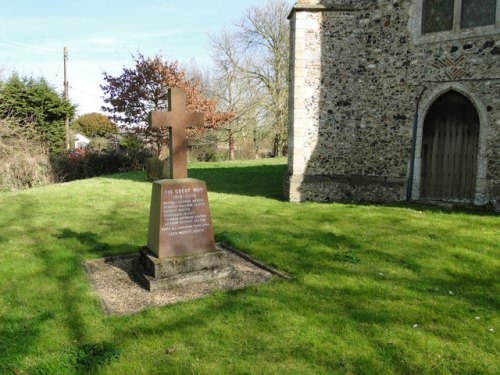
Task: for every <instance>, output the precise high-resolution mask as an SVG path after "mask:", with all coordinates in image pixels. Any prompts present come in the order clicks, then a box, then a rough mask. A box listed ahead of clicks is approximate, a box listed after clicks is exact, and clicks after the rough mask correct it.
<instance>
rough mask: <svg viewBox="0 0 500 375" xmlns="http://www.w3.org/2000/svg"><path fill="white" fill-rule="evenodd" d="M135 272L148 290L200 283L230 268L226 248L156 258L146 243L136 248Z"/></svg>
mask: <svg viewBox="0 0 500 375" xmlns="http://www.w3.org/2000/svg"><path fill="white" fill-rule="evenodd" d="M139 255H140V265H141V269H139V270H138V271H139V272H138V276H139V278H140V280H141V283H142V284H143V286H144V287H145V288H146V289H147V290H149V291H156V290H165V289H170V288H173V287H176V286H182V285H186V284H192V283H202V282H208V281H211V280H217V279H220V278H224V277H228V276H230V275H231V274H232V272H233V268H232V266H231V265H230V264H229V261H228V259H227V254H226V252H224V251H222V250H220V249H218V248H217V250H216V251H213V252H207V253H200V254H189V255H185V256H177V257H165V258H157V257H156V256H155V255H154V254H153V253H152V252H151V251H150V250H149V249H148V248H147V247H143V248H141V249H140V250H139Z"/></svg>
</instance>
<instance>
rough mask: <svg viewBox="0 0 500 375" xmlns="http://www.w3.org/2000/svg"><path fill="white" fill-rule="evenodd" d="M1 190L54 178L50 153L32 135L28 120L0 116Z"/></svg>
mask: <svg viewBox="0 0 500 375" xmlns="http://www.w3.org/2000/svg"><path fill="white" fill-rule="evenodd" d="M0 160H1V162H0V190H16V189H23V188H30V187H34V186H38V185H45V184H49V183H51V182H53V181H54V176H53V173H52V168H51V164H50V160H49V154H48V151H47V149H46V148H45V147H44V145H43V144H42V143H41V142H40V140H39V139H37V138H33V129H32V125H31V124H23V126H20V125H19V122H18V121H17V120H15V119H12V118H6V119H0Z"/></svg>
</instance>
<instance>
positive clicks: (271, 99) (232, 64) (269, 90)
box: [211, 0, 290, 155]
mask: <svg viewBox="0 0 500 375" xmlns="http://www.w3.org/2000/svg"><path fill="white" fill-rule="evenodd" d="M289 11H290V5H289V3H288V2H287V1H285V0H268V2H267V3H266V4H264V5H262V6H253V7H251V8H249V9H248V10H247V12H246V13H245V15H244V16H243V17H242V19H241V20H240V21H239V22H237V23H236V24H235V27H234V29H232V30H231V31H222V32H221V33H219V34H218V35H217V36H212V37H211V45H212V51H213V53H212V57H213V59H214V62H215V66H216V67H217V69H218V70H219V73H220V74H222V75H224V74H225V75H226V83H225V87H226V93H225V95H226V102H227V103H226V104H227V105H228V106H229V108H233V110H234V111H235V112H236V113H248V111H245V110H244V109H243V108H238V103H236V102H235V100H236V98H237V97H238V95H236V93H235V92H234V90H235V87H242V84H241V83H242V82H244V83H245V85H244V86H245V87H246V88H247V90H246V92H247V93H248V89H249V88H251V89H253V90H251V91H252V92H254V93H257V95H258V97H259V100H258V106H259V107H260V110H262V111H263V112H264V114H265V115H266V116H264V117H265V119H266V121H267V122H268V123H269V126H270V128H271V129H272V134H273V154H274V155H281V154H284V153H286V149H285V145H286V141H287V114H288V55H289V27H288V21H287V15H288V13H289ZM247 99H248V98H247ZM221 100H222V99H221V98H219V102H220V101H221ZM250 102H251V101H250ZM247 103H248V102H247ZM253 103H254V105H255V100H254V101H253ZM237 119H238V116H236V118H235V120H234V121H233V123H234V122H235V121H237Z"/></svg>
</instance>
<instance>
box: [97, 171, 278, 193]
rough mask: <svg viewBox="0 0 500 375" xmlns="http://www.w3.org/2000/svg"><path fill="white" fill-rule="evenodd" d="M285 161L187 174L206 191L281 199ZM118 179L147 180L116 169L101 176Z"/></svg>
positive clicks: (135, 173)
mask: <svg viewBox="0 0 500 375" xmlns="http://www.w3.org/2000/svg"><path fill="white" fill-rule="evenodd" d="M285 171H286V165H283V164H278V165H257V166H231V164H228V165H227V166H224V167H220V166H213V167H211V166H208V167H205V168H190V169H189V170H188V175H189V177H190V178H196V179H199V180H203V181H205V182H206V183H207V188H208V191H209V192H215V193H224V194H235V195H245V196H251V197H256V196H260V197H265V198H271V199H283V176H284V175H285ZM104 177H106V178H113V179H118V180H132V181H137V182H144V181H146V175H145V172H140V171H138V172H128V173H117V174H112V175H107V176H104Z"/></svg>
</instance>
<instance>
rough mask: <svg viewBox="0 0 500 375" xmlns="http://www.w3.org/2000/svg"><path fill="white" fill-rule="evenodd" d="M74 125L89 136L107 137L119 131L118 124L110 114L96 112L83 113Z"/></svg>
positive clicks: (74, 127)
mask: <svg viewBox="0 0 500 375" xmlns="http://www.w3.org/2000/svg"><path fill="white" fill-rule="evenodd" d="M72 127H73V129H75V130H77V131H81V132H82V133H83V134H85V135H86V136H87V137H106V136H108V135H110V134H116V133H117V132H118V128H117V127H116V124H115V123H114V122H112V121H111V120H110V119H109V118H108V116H106V115H103V114H102V113H96V112H92V113H86V114H84V115H81V116H80V117H78V118H77V119H76V120H75V122H73V124H72Z"/></svg>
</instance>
